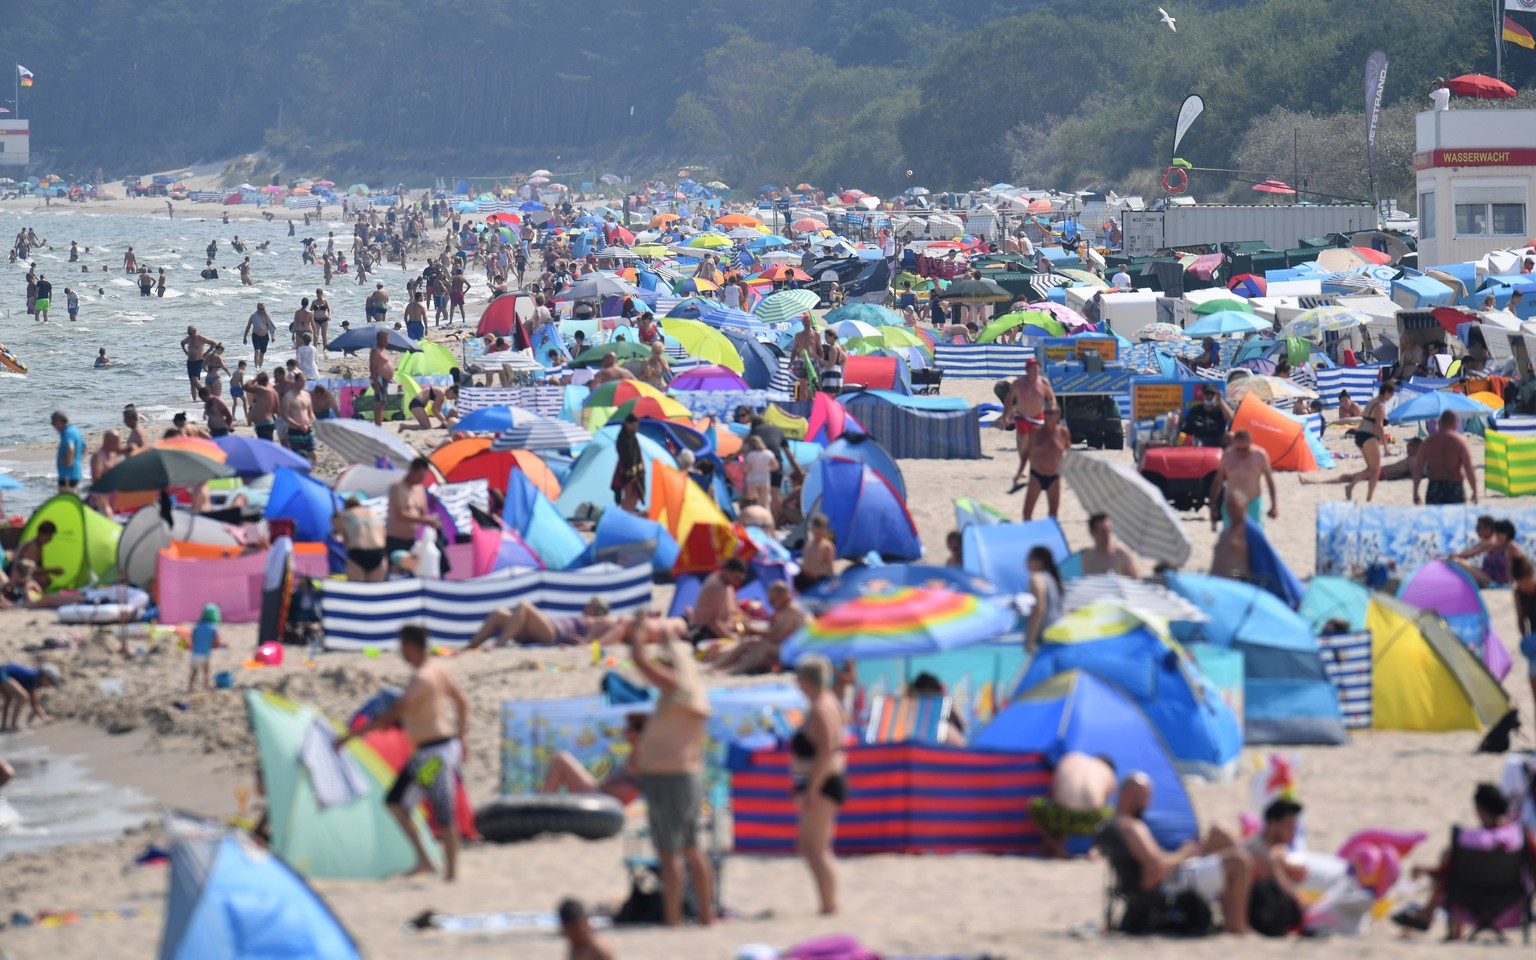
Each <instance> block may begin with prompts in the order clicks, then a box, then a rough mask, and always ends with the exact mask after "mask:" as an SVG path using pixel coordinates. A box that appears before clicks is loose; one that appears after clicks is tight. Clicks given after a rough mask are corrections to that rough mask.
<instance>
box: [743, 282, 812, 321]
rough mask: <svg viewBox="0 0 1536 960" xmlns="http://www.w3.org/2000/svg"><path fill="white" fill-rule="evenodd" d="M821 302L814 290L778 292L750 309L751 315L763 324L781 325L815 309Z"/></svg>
mask: <svg viewBox="0 0 1536 960" xmlns="http://www.w3.org/2000/svg"><path fill="white" fill-rule="evenodd" d="M820 302H821V296H820V294H818V293H816V292H815V291H814V290H780V291H778V292H777V293H770V294H769V295H768V296H766V297H764V298H763V299H762V300H760V301H759V302H758V304H757V306H755V307H753V308H752V315H753V316H754V317H756V318H757V319H759V320H761V321H762V322H764V323H782V322H784V321H785V320H788V319H790V318H791V317H798V316H799V315H800V314H802V313H805V312H806V311H808V310H812V309H815V307H816V305H817V304H818V303H820Z"/></svg>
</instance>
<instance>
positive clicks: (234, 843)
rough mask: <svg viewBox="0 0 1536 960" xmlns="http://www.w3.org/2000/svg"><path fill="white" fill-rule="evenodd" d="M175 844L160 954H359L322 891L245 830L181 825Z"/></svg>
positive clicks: (295, 958)
mask: <svg viewBox="0 0 1536 960" xmlns="http://www.w3.org/2000/svg"><path fill="white" fill-rule="evenodd" d="M174 829H175V830H176V831H178V832H181V833H184V834H185V836H183V837H180V838H178V839H177V840H176V842H174V843H173V844H172V846H171V883H170V889H169V890H168V891H167V892H166V908H165V932H164V934H163V935H162V937H161V942H160V960H204V958H207V957H230V958H239V960H354V958H357V960H360V958H361V956H362V954H361V953H360V952H359V951H358V949H357V945H356V944H355V943H353V942H352V937H351V936H350V935H348V933H347V931H346V930H345V929H344V928H343V927H342V925H341V921H339V920H337V919H336V915H335V914H333V913H331V910H330V908H329V907H328V906H326V904H325V901H323V900H321V899H320V895H319V894H317V893H315V891H314V890H312V889H310V887H309V885H308V884H306V883H305V882H304V881H303V879H302V878H300V877H299V875H298V874H297V873H295V872H294V871H293V870H292V869H290V868H289V866H288V865H287V864H286V863H284V862H283V861H282V860H281V859H279V858H278V857H277V856H276V855H274V854H272V853H270V852H268V851H266V850H263V849H262V848H261V847H259V846H257V845H256V844H255V843H254V842H253V841H251V839H250V838H249V837H246V836H245V835H244V834H237V833H222V832H220V831H218V830H217V829H216V828H214V827H212V826H211V825H202V824H183V825H181V826H179V827H176V828H174Z"/></svg>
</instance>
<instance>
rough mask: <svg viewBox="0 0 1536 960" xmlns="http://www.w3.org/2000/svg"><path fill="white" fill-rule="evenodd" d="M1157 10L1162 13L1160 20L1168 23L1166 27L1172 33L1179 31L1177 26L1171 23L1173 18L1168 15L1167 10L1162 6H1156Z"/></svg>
mask: <svg viewBox="0 0 1536 960" xmlns="http://www.w3.org/2000/svg"><path fill="white" fill-rule="evenodd" d="M1157 12H1158V13H1160V14H1162V15H1163V16H1162V22H1163V23H1166V24H1168V29H1169V30H1172V31H1173V32H1174V33H1178V32H1179V28H1178V27H1176V26H1174V25H1173V24H1174V19H1173V18H1172V17H1170V16H1169V15H1168V11H1167V10H1164V9H1163V8H1162V7H1158V8H1157Z"/></svg>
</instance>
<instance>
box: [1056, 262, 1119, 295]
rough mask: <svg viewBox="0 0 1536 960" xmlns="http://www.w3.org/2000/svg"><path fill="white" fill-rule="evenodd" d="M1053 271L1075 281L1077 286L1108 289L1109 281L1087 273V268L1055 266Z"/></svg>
mask: <svg viewBox="0 0 1536 960" xmlns="http://www.w3.org/2000/svg"><path fill="white" fill-rule="evenodd" d="M1055 272H1056V273H1059V274H1061V275H1062V276H1063V277H1066V278H1068V279H1070V280H1075V281H1077V283H1078V285H1079V286H1085V287H1097V288H1099V289H1100V290H1108V289H1109V281H1107V280H1105V279H1104V278H1103V277H1100V276H1097V275H1095V274H1092V273H1089V272H1088V271H1087V270H1079V269H1077V268H1076V267H1057V268H1056V270H1055Z"/></svg>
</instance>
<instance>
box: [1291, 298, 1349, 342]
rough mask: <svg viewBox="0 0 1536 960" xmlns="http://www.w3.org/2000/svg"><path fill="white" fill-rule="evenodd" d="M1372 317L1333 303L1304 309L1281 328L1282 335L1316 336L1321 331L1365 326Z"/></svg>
mask: <svg viewBox="0 0 1536 960" xmlns="http://www.w3.org/2000/svg"><path fill="white" fill-rule="evenodd" d="M1370 322H1371V318H1370V317H1369V316H1368V315H1367V314H1364V313H1361V312H1360V311H1358V310H1351V309H1349V308H1348V307H1339V306H1333V305H1331V304H1329V305H1325V306H1321V307H1313V308H1312V309H1310V310H1304V311H1302V312H1301V313H1299V314H1297V315H1296V316H1295V317H1292V318H1291V320H1290V321H1289V322H1288V323H1286V325H1285V326H1284V327H1282V328H1281V329H1280V336H1281V337H1316V336H1317V335H1318V334H1320V333H1324V332H1331V331H1336V330H1349V329H1351V328H1354V327H1363V326H1365V325H1366V324H1368V323H1370Z"/></svg>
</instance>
